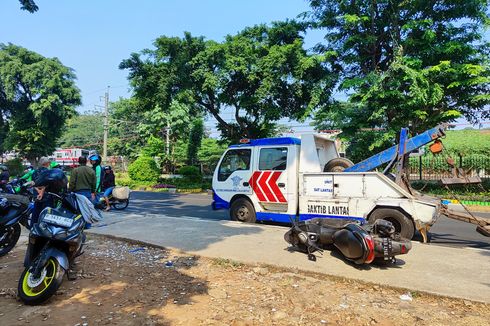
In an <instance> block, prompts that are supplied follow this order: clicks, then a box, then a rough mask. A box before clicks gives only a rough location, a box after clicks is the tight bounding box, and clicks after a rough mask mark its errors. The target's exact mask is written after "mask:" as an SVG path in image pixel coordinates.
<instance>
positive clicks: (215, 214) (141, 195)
mask: <svg viewBox="0 0 490 326" xmlns="http://www.w3.org/2000/svg"><path fill="white" fill-rule="evenodd" d="M211 201H212V199H211V196H209V195H205V194H169V193H153V192H139V191H135V192H132V193H131V199H130V203H129V206H128V208H126V209H125V210H124V211H120V214H129V213H131V214H138V213H140V212H141V213H146V214H165V215H167V216H174V217H192V218H202V219H210V220H228V219H229V216H228V211H227V210H218V211H213V210H212V209H211ZM477 215H479V216H483V217H490V213H478V214H477ZM475 229H476V226H475V225H473V224H469V223H464V222H460V221H456V220H451V219H448V218H446V217H441V218H440V219H439V220H438V221H437V223H436V224H435V225H434V226H433V227H432V229H431V234H430V236H431V244H434V245H444V246H455V247H473V248H481V249H488V250H490V238H487V237H484V236H483V235H481V234H479V233H477V232H476V231H475Z"/></svg>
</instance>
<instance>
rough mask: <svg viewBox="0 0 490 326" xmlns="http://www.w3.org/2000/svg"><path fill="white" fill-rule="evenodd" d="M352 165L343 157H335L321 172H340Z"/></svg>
mask: <svg viewBox="0 0 490 326" xmlns="http://www.w3.org/2000/svg"><path fill="white" fill-rule="evenodd" d="M353 165H354V163H352V161H351V160H349V159H346V158H343V157H337V158H334V159H331V160H330V161H328V162H327V164H325V167H324V168H323V172H342V171H344V170H345V169H347V168H348V167H351V166H353Z"/></svg>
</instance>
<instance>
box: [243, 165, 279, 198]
mask: <svg viewBox="0 0 490 326" xmlns="http://www.w3.org/2000/svg"><path fill="white" fill-rule="evenodd" d="M281 174H282V172H278V171H263V172H261V171H255V172H254V173H253V174H252V176H251V177H250V180H248V183H249V184H250V186H251V187H252V189H253V191H254V192H255V194H256V195H257V198H258V200H259V201H261V202H272V203H277V202H279V203H286V202H287V200H286V198H284V195H283V194H282V192H281V189H279V187H278V186H277V183H276V182H277V179H279V177H280V176H281Z"/></svg>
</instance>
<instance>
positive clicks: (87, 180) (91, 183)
mask: <svg viewBox="0 0 490 326" xmlns="http://www.w3.org/2000/svg"><path fill="white" fill-rule="evenodd" d="M78 164H80V166H79V167H77V168H76V169H74V170H73V171H72V172H71V176H70V185H69V187H68V190H69V191H71V192H75V193H77V194H80V195H83V196H85V197H87V198H88V199H89V200H91V201H94V200H95V189H96V180H95V172H94V170H92V169H91V168H89V167H88V166H87V158H86V157H85V156H80V157H79V158H78Z"/></svg>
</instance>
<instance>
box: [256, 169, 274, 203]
mask: <svg viewBox="0 0 490 326" xmlns="http://www.w3.org/2000/svg"><path fill="white" fill-rule="evenodd" d="M271 173H272V172H271V171H265V172H262V176H261V177H260V179H259V180H258V184H259V187H260V188H261V189H262V192H263V193H264V194H265V196H266V197H267V201H270V202H276V198H275V197H274V195H273V194H272V191H271V189H270V188H269V186H268V182H267V180H268V179H269V176H270V175H271Z"/></svg>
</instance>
